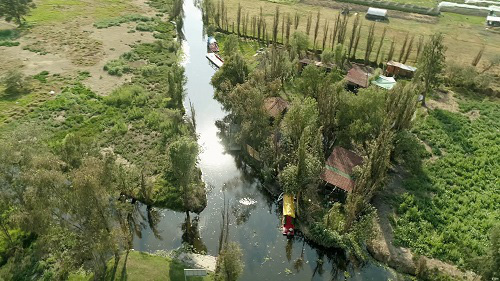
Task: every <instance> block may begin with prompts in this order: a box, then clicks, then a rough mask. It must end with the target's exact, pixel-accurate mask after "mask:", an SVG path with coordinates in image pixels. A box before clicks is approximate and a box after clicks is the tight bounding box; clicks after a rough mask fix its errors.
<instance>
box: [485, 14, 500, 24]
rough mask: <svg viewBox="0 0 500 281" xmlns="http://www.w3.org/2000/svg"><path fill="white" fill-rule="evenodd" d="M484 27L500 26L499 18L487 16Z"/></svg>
mask: <svg viewBox="0 0 500 281" xmlns="http://www.w3.org/2000/svg"><path fill="white" fill-rule="evenodd" d="M486 25H488V26H500V17H497V16H487V17H486Z"/></svg>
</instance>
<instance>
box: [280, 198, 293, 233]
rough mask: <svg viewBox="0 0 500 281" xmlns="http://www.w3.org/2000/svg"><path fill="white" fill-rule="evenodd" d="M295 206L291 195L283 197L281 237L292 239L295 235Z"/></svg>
mask: <svg viewBox="0 0 500 281" xmlns="http://www.w3.org/2000/svg"><path fill="white" fill-rule="evenodd" d="M294 220H295V204H294V201H293V195H290V194H285V195H284V196H283V235H286V236H288V237H292V236H294V235H295V225H294Z"/></svg>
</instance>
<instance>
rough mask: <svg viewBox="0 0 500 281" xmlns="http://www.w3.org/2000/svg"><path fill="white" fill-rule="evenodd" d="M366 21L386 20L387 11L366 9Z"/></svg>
mask: <svg viewBox="0 0 500 281" xmlns="http://www.w3.org/2000/svg"><path fill="white" fill-rule="evenodd" d="M365 17H366V19H369V20H382V21H383V20H387V10H386V9H379V8H372V7H370V8H368V11H367V12H366V16H365Z"/></svg>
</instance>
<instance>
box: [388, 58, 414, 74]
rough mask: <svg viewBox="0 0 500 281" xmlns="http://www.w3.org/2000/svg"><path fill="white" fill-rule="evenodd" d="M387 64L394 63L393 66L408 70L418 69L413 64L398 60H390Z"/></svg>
mask: <svg viewBox="0 0 500 281" xmlns="http://www.w3.org/2000/svg"><path fill="white" fill-rule="evenodd" d="M387 65H392V66H395V67H398V68H401V69H404V70H408V71H412V72H414V71H416V70H417V68H416V67H413V66H409V65H406V64H402V63H400V62H397V61H392V60H391V61H389V62H388V63H387Z"/></svg>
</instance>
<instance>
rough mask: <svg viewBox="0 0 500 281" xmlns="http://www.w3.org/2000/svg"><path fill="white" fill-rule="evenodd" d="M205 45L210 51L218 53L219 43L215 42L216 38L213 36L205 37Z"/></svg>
mask: <svg viewBox="0 0 500 281" xmlns="http://www.w3.org/2000/svg"><path fill="white" fill-rule="evenodd" d="M207 46H208V49H210V51H211V52H212V53H218V52H219V44H217V40H215V38H214V37H211V36H210V37H208V39H207Z"/></svg>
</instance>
